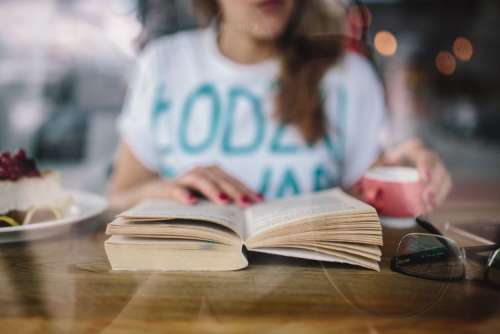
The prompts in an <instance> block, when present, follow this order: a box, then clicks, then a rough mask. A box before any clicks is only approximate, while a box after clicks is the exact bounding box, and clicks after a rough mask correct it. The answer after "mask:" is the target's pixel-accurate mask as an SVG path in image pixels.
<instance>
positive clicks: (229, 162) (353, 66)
mask: <svg viewBox="0 0 500 334" xmlns="http://www.w3.org/2000/svg"><path fill="white" fill-rule="evenodd" d="M326 3H327V2H324V1H297V0H267V1H264V0H198V1H195V10H196V13H197V14H198V16H199V18H200V20H204V22H207V23H209V24H208V27H206V28H204V29H200V30H196V31H191V32H181V33H177V34H174V35H171V36H167V37H162V38H160V39H157V40H156V41H154V42H152V43H150V44H149V45H148V46H147V48H146V50H145V51H144V52H143V54H142V55H141V57H140V60H139V65H138V70H137V73H136V76H135V79H134V81H133V85H132V88H131V91H130V94H129V97H128V101H127V103H126V106H125V110H124V112H123V115H122V117H121V120H120V132H121V135H122V143H121V145H120V149H119V153H118V156H117V161H116V166H115V170H114V173H113V177H112V181H111V187H110V192H109V196H110V200H111V203H112V204H113V205H114V206H120V207H128V206H130V205H133V204H135V203H137V202H138V201H140V200H142V199H144V198H151V197H155V198H165V199H171V200H176V201H179V202H181V203H185V204H194V203H196V202H197V201H198V200H199V197H200V196H203V197H205V198H207V199H209V200H211V201H213V202H215V203H218V204H228V203H235V204H237V205H239V206H241V207H246V206H249V205H251V204H252V203H255V202H260V201H262V200H263V198H264V197H266V198H273V197H283V196H289V195H294V194H298V193H301V192H310V191H318V190H321V189H326V188H330V187H335V186H341V187H343V188H344V189H345V190H347V191H351V192H354V191H355V184H356V182H357V181H358V180H359V178H360V177H361V176H362V175H363V173H364V172H365V171H366V170H367V169H368V168H369V167H370V166H372V165H373V164H374V163H375V162H376V161H378V163H390V164H410V165H413V166H416V167H417V168H418V169H419V170H420V172H421V175H422V177H423V179H424V180H425V181H426V182H427V190H426V192H425V194H424V196H423V201H424V202H425V203H426V207H427V209H428V210H432V209H433V208H434V207H435V206H436V205H437V204H439V203H440V202H441V201H443V200H444V198H445V197H446V195H447V193H448V191H449V188H450V184H451V183H450V179H449V176H448V173H447V172H446V169H445V168H444V166H443V165H442V163H441V161H440V160H439V158H438V157H437V156H436V155H435V154H434V153H432V152H431V151H429V150H427V149H426V148H425V147H424V146H423V145H422V144H421V143H420V142H419V141H418V140H412V141H408V142H407V143H404V144H401V145H399V147H396V148H394V149H393V150H391V151H390V152H389V153H390V154H388V155H381V152H382V151H381V148H380V145H379V142H380V141H379V136H380V132H381V130H382V128H383V125H384V99H383V91H382V88H381V85H380V84H379V82H378V80H377V77H376V75H375V73H374V71H373V69H372V68H371V67H370V65H369V63H368V62H367V61H365V60H364V59H363V58H362V57H360V56H357V55H355V54H351V53H348V52H346V53H344V52H343V45H342V41H341V39H336V38H331V37H329V36H332V34H331V32H332V30H334V29H338V21H334V20H332V16H331V13H330V7H329V6H328V5H327V4H326Z"/></svg>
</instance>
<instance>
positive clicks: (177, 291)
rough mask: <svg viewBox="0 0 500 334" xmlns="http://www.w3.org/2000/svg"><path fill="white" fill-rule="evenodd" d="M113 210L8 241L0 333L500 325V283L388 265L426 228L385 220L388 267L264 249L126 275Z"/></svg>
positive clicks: (490, 328) (487, 329) (461, 212)
mask: <svg viewBox="0 0 500 334" xmlns="http://www.w3.org/2000/svg"><path fill="white" fill-rule="evenodd" d="M490 199H491V198H490ZM460 201H463V199H460ZM499 203H500V202H495V201H489V202H485V201H484V200H478V199H477V198H475V200H468V201H465V202H458V203H453V202H450V203H449V204H448V205H447V206H445V207H444V208H443V209H441V210H440V211H439V212H438V213H437V214H436V217H439V219H444V218H447V219H451V220H454V219H455V218H453V217H454V215H455V216H456V215H458V217H459V218H460V217H461V218H464V216H467V215H472V216H473V217H474V219H481V217H490V218H491V217H495V216H496V217H500V215H498V214H499V213H500V204H499ZM111 217H112V214H111V213H107V214H105V215H103V216H101V217H98V218H96V219H93V220H89V221H87V222H84V223H82V224H79V225H78V226H77V227H76V228H75V229H73V230H72V231H71V233H70V234H66V235H63V236H60V237H57V238H53V239H48V240H43V241H37V242H32V243H28V244H19V243H17V244H7V245H0V332H1V333H140V332H147V333H182V332H189V333H306V332H307V333H311V332H315V333H316V332H317V333H352V332H354V333H400V332H403V333H499V332H500V290H499V289H495V288H493V287H490V286H488V285H487V284H485V282H484V281H483V280H482V279H481V277H479V276H478V278H477V279H473V280H467V281H463V282H454V283H443V282H435V281H428V280H422V279H417V278H412V277H408V276H404V275H401V274H398V273H394V272H392V271H391V270H390V268H389V262H390V258H391V256H392V254H393V253H394V250H395V248H396V244H397V242H398V241H399V239H400V238H401V236H402V235H404V234H405V233H408V232H413V231H422V230H421V229H420V228H419V227H418V226H412V227H408V228H405V229H396V228H388V227H384V242H385V246H384V249H383V256H384V259H383V264H382V272H380V273H377V272H373V271H368V270H364V269H358V268H355V267H351V266H347V265H335V264H323V263H319V262H313V261H303V260H297V259H286V258H283V257H277V256H269V255H256V254H250V255H249V256H250V262H251V266H250V267H249V268H247V269H246V270H242V271H236V272H220V273H123V272H111V271H110V268H109V265H108V263H107V260H106V256H105V254H104V248H103V242H104V239H105V235H104V226H105V223H106V222H108V221H110V219H111ZM450 217H451V218H450Z"/></svg>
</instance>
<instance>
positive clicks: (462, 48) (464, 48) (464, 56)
mask: <svg viewBox="0 0 500 334" xmlns="http://www.w3.org/2000/svg"><path fill="white" fill-rule="evenodd" d="M453 53H454V54H455V57H457V59H459V60H461V61H469V60H471V58H472V56H473V55H474V46H473V45H472V42H471V41H470V40H469V39H467V38H465V37H458V38H457V39H455V42H453Z"/></svg>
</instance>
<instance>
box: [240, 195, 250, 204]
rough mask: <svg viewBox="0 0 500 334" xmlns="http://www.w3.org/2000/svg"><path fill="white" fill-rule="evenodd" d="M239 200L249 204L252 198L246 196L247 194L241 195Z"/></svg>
mask: <svg viewBox="0 0 500 334" xmlns="http://www.w3.org/2000/svg"><path fill="white" fill-rule="evenodd" d="M241 201H242V202H243V203H245V204H250V203H252V199H251V198H250V197H248V196H247V195H243V196H241Z"/></svg>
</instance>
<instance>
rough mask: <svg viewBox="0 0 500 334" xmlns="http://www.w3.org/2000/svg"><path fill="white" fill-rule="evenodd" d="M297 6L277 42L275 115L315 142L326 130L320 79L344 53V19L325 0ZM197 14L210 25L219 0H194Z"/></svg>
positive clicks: (308, 0) (305, 1)
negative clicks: (341, 19)
mask: <svg viewBox="0 0 500 334" xmlns="http://www.w3.org/2000/svg"><path fill="white" fill-rule="evenodd" d="M295 1H296V8H295V11H294V15H293V16H292V19H291V21H290V22H289V24H288V27H287V29H286V31H285V33H284V34H283V35H282V36H281V38H280V39H279V41H278V46H279V48H280V50H281V74H280V78H279V94H278V96H277V99H276V117H277V118H278V119H279V120H280V121H281V122H283V123H286V124H292V125H294V126H296V127H297V128H298V129H299V130H300V132H301V133H302V135H303V137H304V139H305V140H306V141H307V142H309V143H313V142H316V141H317V140H318V139H320V138H321V137H322V136H323V134H324V133H325V131H326V119H325V118H326V117H325V113H324V111H323V97H322V93H321V87H320V84H321V80H322V78H323V76H324V74H325V72H326V71H327V70H328V68H329V67H331V66H332V65H333V64H334V63H335V62H336V61H337V60H338V59H339V58H340V56H341V54H342V50H343V47H342V39H341V38H340V34H339V32H340V31H341V22H340V20H339V18H338V15H337V18H335V14H334V10H335V8H333V7H332V4H331V3H330V4H327V3H326V2H325V1H323V0H295ZM193 6H194V11H195V15H196V16H197V18H198V20H199V22H200V23H201V24H208V23H209V22H211V21H212V20H213V19H214V18H215V17H216V16H217V15H219V5H218V3H217V0H195V1H193Z"/></svg>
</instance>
